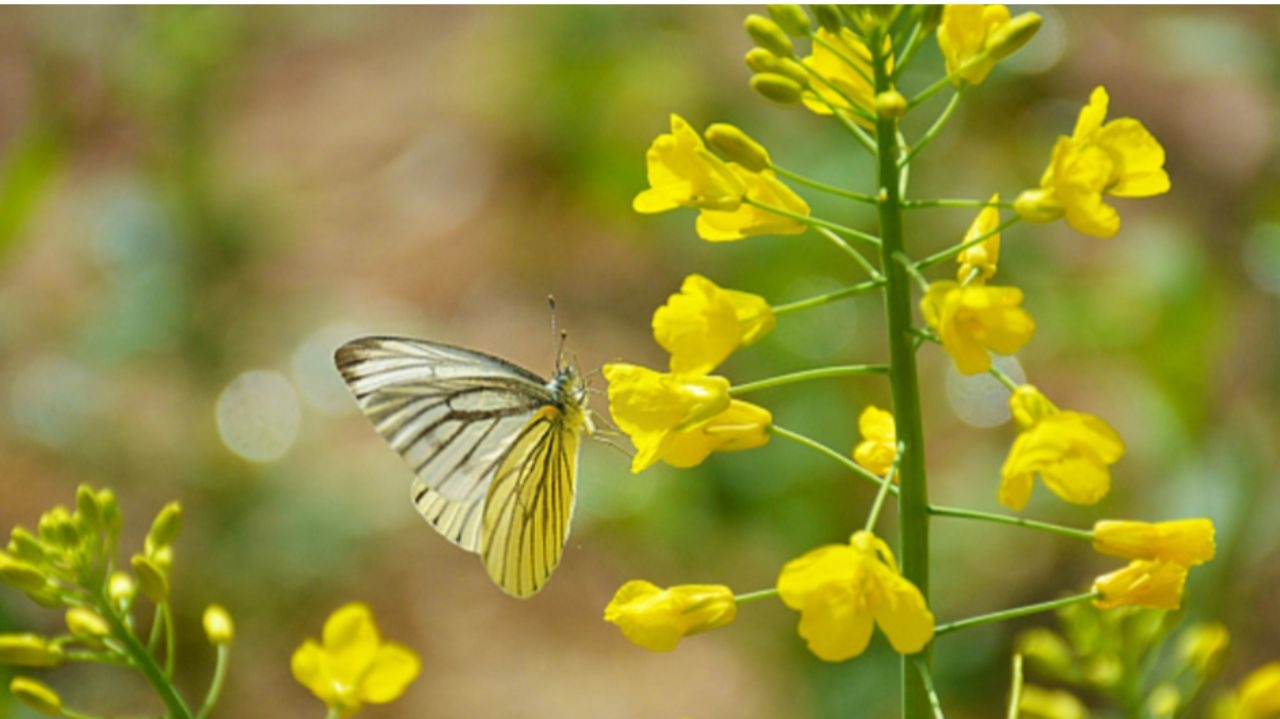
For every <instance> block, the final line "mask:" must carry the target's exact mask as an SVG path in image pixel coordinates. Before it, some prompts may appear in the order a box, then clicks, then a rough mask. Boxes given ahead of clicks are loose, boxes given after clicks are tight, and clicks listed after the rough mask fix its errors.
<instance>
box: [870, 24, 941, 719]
mask: <svg viewBox="0 0 1280 719" xmlns="http://www.w3.org/2000/svg"><path fill="white" fill-rule="evenodd" d="M868 44H869V47H870V50H871V54H872V63H871V64H872V67H873V69H874V71H875V88H876V93H877V94H879V93H883V92H889V91H890V90H892V89H893V87H892V77H891V76H890V74H889V68H888V64H887V62H888V58H887V57H885V54H884V50H885V47H884V44H883V42H882V40H881V38H880V37H879V36H878V35H876V36H873V37H872V38H871V41H870V43H868ZM897 135H898V127H897V120H895V119H894V118H892V117H879V118H877V120H876V160H877V165H878V172H877V178H876V182H877V186H878V188H879V193H878V195H879V199H880V203H879V206H878V209H879V219H880V252H881V267H882V268H883V271H884V275H885V289H884V291H885V314H886V318H887V322H888V333H889V367H890V369H889V381H890V385H891V394H892V397H893V416H894V420H895V421H896V423H897V433H898V434H897V436H898V440H899V441H900V442H901V443H902V445H903V446H902V452H901V453H900V456H899V459H898V477H899V495H898V496H899V502H898V513H899V515H898V522H899V540H900V545H899V546H900V550H899V551H900V552H901V556H902V576H903V577H905V578H906V579H907V581H909V582H911V583H912V584H914V585H915V586H916V587H917V588H918V589H919V590H920V593H921V594H922V595H923V597H924V600H925V602H926V604H927V603H928V601H929V488H928V480H927V478H926V475H925V463H924V428H923V422H922V421H921V417H920V386H919V381H918V378H917V374H916V352H915V343H914V341H913V336H912V333H911V329H912V327H913V322H912V314H911V285H912V282H913V279H912V277H911V274H910V273H909V272H908V271H907V268H906V266H905V265H904V264H903V263H900V262H898V261H896V257H897V256H898V255H902V254H905V247H904V243H903V223H902V219H903V208H902V197H901V192H900V190H901V181H902V178H901V171H902V167H901V166H900V165H899V163H898V159H899V154H898V153H899V146H898V143H897V139H896V138H897ZM920 661H921V663H922V665H923V666H924V667H926V668H927V667H928V665H929V662H930V651H929V647H928V646H926V647H925V648H924V649H923V650H922V652H921V657H920ZM912 663H913V660H912V659H911V657H907V656H904V657H903V658H902V672H901V676H902V716H903V717H904V719H929V718H930V716H931V714H932V707H931V702H930V700H929V691H928V688H927V687H926V686H925V684H924V682H923V681H922V679H921V674H920V672H917V671H914V670H913V667H912V666H911V665H912Z"/></svg>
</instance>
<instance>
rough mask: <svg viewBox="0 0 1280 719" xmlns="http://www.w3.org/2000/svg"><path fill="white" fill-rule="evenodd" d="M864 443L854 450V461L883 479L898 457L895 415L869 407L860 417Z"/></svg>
mask: <svg viewBox="0 0 1280 719" xmlns="http://www.w3.org/2000/svg"><path fill="white" fill-rule="evenodd" d="M858 431H859V432H861V433H862V441H861V442H859V443H858V446H857V447H854V448H853V461H855V462H857V463H858V464H860V465H862V466H863V467H864V468H866V470H867V471H868V472H871V473H872V474H875V475H878V476H881V477H883V476H884V475H885V474H886V473H887V472H888V471H889V468H890V467H892V466H893V461H894V460H895V459H897V457H898V433H897V428H896V426H895V425H894V422H893V415H892V414H890V413H888V412H886V411H884V410H882V409H880V408H879V407H876V406H875V405H868V406H867V408H866V409H864V410H862V414H861V415H860V416H859V417H858Z"/></svg>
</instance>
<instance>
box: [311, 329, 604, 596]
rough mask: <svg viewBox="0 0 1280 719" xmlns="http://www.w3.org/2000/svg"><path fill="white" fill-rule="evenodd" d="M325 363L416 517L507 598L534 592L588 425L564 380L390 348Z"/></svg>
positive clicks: (482, 359) (556, 545)
mask: <svg viewBox="0 0 1280 719" xmlns="http://www.w3.org/2000/svg"><path fill="white" fill-rule="evenodd" d="M335 361H336V362H337V365H338V369H339V371H341V373H342V376H343V378H344V379H345V380H346V381H347V384H348V386H349V387H350V388H351V392H352V393H353V394H354V395H355V398H356V401H357V403H359V405H360V408H361V409H362V410H363V411H364V413H365V414H366V415H367V416H368V418H369V420H370V421H371V422H372V423H373V426H374V428H375V429H377V431H378V433H379V434H381V435H382V437H383V438H384V439H386V440H387V442H388V443H389V444H390V445H391V447H392V448H393V449H395V450H396V451H397V452H399V453H400V455H401V456H402V457H404V459H405V461H406V462H408V463H409V466H410V467H412V468H413V470H414V474H415V477H414V481H413V485H412V499H413V502H414V506H415V507H417V509H418V511H419V513H421V514H422V516H423V517H424V518H425V519H426V520H427V521H428V522H430V523H431V525H432V526H434V527H435V528H436V529H437V530H438V531H439V532H440V533H441V534H442V535H444V536H445V537H446V538H447V539H448V540H449V541H451V542H453V543H454V544H456V545H458V546H459V547H462V548H463V549H465V550H467V551H470V552H478V553H480V554H481V557H482V559H483V561H484V564H485V567H486V569H487V571H488V573H489V576H490V577H491V578H492V579H493V581H494V582H495V583H496V584H498V586H499V587H501V588H502V589H503V590H504V591H506V592H507V593H508V594H512V595H514V596H517V597H527V596H530V595H532V594H534V593H535V592H537V591H538V589H540V588H541V587H542V585H543V584H544V583H545V582H546V580H547V578H548V577H549V576H550V575H551V572H552V571H553V570H554V569H555V568H556V565H557V564H559V563H560V557H561V554H562V553H563V550H564V543H565V540H566V538H567V537H568V532H569V520H570V519H571V516H572V514H573V498H574V490H575V481H576V475H577V462H578V444H579V439H580V437H581V433H582V431H583V430H584V428H586V427H587V425H588V424H589V423H588V422H587V420H586V417H585V414H584V410H583V404H582V400H581V399H580V398H579V395H578V391H579V389H578V385H577V384H576V382H577V380H576V373H570V371H566V373H565V374H557V376H556V378H555V382H554V383H553V384H551V385H548V384H547V383H546V382H544V381H543V380H542V379H541V378H540V377H538V376H537V375H535V374H533V373H532V372H529V371H527V370H525V369H523V368H521V367H518V366H516V365H513V364H511V363H510V362H507V361H505V360H502V359H499V358H497V357H493V356H490V355H487V354H484V353H481V352H473V351H471V350H466V349H462V348H460V347H452V346H450V345H442V344H437V343H434V342H427V341H424V340H410V339H402V338H394V337H367V338H363V339H358V340H354V341H352V342H349V343H347V344H345V345H343V346H342V347H341V348H339V349H338V352H337V355H336V357H335Z"/></svg>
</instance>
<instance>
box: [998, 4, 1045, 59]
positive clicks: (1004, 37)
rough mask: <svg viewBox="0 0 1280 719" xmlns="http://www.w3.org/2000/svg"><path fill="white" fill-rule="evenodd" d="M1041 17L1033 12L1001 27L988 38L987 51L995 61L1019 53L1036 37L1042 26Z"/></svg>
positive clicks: (1026, 13)
mask: <svg viewBox="0 0 1280 719" xmlns="http://www.w3.org/2000/svg"><path fill="white" fill-rule="evenodd" d="M1042 22H1043V21H1042V20H1041V18H1040V16H1039V15H1038V14H1036V13H1033V12H1024V13H1022V14H1021V15H1019V16H1018V17H1015V18H1013V19H1012V20H1010V21H1009V22H1007V23H1005V24H1004V25H1001V26H1000V27H999V28H998V29H997V30H996V31H995V32H993V33H991V36H990V37H988V38H987V45H986V51H987V55H989V56H990V57H991V58H992V59H993V60H1003V59H1004V58H1006V57H1009V56H1010V55H1012V54H1013V53H1015V52H1017V51H1018V50H1019V49H1020V48H1021V47H1022V46H1023V45H1026V44H1027V42H1029V41H1030V40H1031V38H1033V37H1035V34H1036V32H1037V31H1039V30H1040V25H1041V24H1042Z"/></svg>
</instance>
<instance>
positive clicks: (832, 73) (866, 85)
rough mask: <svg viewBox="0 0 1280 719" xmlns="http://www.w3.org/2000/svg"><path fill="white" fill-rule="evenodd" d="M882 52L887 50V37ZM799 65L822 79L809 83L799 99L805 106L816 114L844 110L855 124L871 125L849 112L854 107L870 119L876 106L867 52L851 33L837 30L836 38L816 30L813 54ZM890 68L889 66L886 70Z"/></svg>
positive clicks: (872, 74)
mask: <svg viewBox="0 0 1280 719" xmlns="http://www.w3.org/2000/svg"><path fill="white" fill-rule="evenodd" d="M885 49H886V50H888V49H889V42H888V38H887V37H886V38H885ZM803 62H804V64H805V65H806V66H807V67H808V68H809V69H810V70H812V71H813V72H814V73H816V74H817V75H818V76H819V77H821V78H822V80H816V79H815V80H813V81H812V82H810V83H809V88H808V89H807V90H806V91H805V93H804V95H802V96H801V98H802V100H803V102H804V106H805V107H807V108H809V109H810V110H812V111H813V112H815V113H817V114H819V115H830V114H831V112H832V108H836V109H838V110H844V111H846V112H849V113H850V114H849V117H851V118H852V119H853V121H854V122H856V123H858V124H859V125H862V126H863V127H867V128H870V127H871V126H872V123H871V121H870V120H867V119H866V118H864V117H862V114H861V113H855V112H852V111H853V109H854V108H855V107H856V108H860V109H861V110H863V111H865V112H866V113H867V114H869V115H871V116H872V117H874V116H875V106H876V89H875V85H873V84H872V80H873V79H874V78H875V70H874V68H873V67H872V66H871V51H870V50H869V49H868V48H867V46H866V45H865V44H863V42H862V40H860V39H858V36H857V35H855V34H854V33H853V31H852V30H850V29H849V28H841V29H840V34H839V35H837V34H835V33H832V32H830V31H828V30H827V29H826V28H819V30H818V32H817V33H816V35H815V36H814V40H813V52H812V54H810V55H809V57H806V58H805V59H804V60H803ZM892 69H893V65H892V63H890V65H889V70H892ZM824 80H825V82H824Z"/></svg>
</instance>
